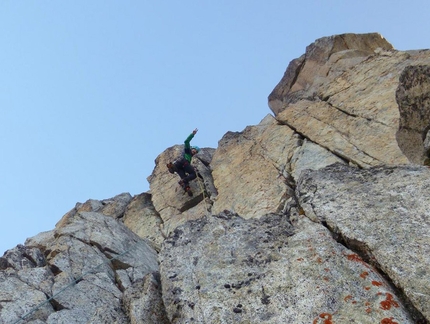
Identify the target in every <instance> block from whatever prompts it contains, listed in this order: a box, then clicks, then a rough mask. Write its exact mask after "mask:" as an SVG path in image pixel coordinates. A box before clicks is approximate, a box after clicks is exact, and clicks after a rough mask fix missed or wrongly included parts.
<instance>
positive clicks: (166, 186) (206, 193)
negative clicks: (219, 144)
mask: <svg viewBox="0 0 430 324" xmlns="http://www.w3.org/2000/svg"><path fill="white" fill-rule="evenodd" d="M183 150H184V147H183V145H175V146H173V147H170V148H168V149H167V150H166V151H164V152H163V153H162V154H160V155H159V156H158V157H157V159H156V160H155V164H156V166H155V168H154V171H153V172H152V174H151V176H149V177H148V181H149V183H150V189H151V193H152V203H153V204H154V207H155V209H156V210H157V212H158V213H159V214H160V217H161V219H162V220H163V224H164V231H165V233H166V234H168V233H170V232H172V231H173V230H174V229H175V228H176V226H178V225H180V224H182V223H184V222H186V221H187V220H190V219H194V218H195V217H201V212H202V211H203V210H202V209H200V212H199V213H197V214H198V215H197V216H196V213H188V214H187V215H183V214H182V213H183V212H185V211H188V210H190V209H192V208H193V207H195V206H197V205H198V204H199V203H202V204H200V206H203V205H204V204H205V201H206V198H208V197H211V196H216V190H215V187H214V185H213V179H212V175H211V171H210V169H209V167H208V165H209V163H210V161H211V160H212V155H213V151H214V150H213V149H208V148H207V149H202V150H201V151H200V152H199V153H198V154H197V155H196V156H195V157H194V158H193V160H192V165H193V166H194V167H195V168H196V169H197V172H198V174H199V175H200V176H199V177H197V179H196V180H195V181H192V182H190V186H191V189H192V191H193V197H189V196H188V195H187V194H186V193H185V192H184V191H183V190H182V188H181V187H180V186H179V184H178V181H179V180H180V178H179V177H178V175H176V174H170V173H169V172H168V171H167V167H166V164H167V163H169V162H173V161H174V160H176V159H177V158H178V157H180V156H181V154H183ZM201 208H204V207H201Z"/></svg>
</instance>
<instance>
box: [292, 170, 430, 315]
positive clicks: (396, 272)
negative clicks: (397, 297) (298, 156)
mask: <svg viewBox="0 0 430 324" xmlns="http://www.w3.org/2000/svg"><path fill="white" fill-rule="evenodd" d="M429 195H430V170H429V169H428V168H427V167H420V166H403V167H375V168H371V169H369V170H359V169H357V168H351V167H347V166H345V165H342V164H335V165H332V166H329V167H327V168H324V169H321V170H318V171H310V170H309V171H306V172H303V173H302V176H301V178H300V180H299V183H298V185H297V196H298V200H299V202H300V205H301V207H302V208H303V210H304V212H305V214H306V215H307V216H308V217H309V218H310V219H312V220H313V221H316V222H320V223H324V224H326V225H327V226H328V227H329V228H330V229H331V231H333V233H334V235H336V236H338V237H340V238H341V240H342V241H344V242H345V244H347V245H348V246H350V247H351V248H353V249H354V250H355V251H357V252H359V253H360V255H362V256H363V257H364V259H365V260H366V261H368V262H370V263H371V264H372V265H374V266H375V267H377V268H378V269H379V271H380V273H383V274H385V276H386V277H388V278H389V279H390V282H391V283H392V284H393V285H394V286H395V287H396V288H397V289H398V291H399V292H401V295H404V300H406V301H407V304H409V305H410V306H411V307H412V308H413V309H416V310H418V313H421V314H422V315H424V316H425V318H427V320H428V319H430V281H429V275H430V210H429V204H428V197H429Z"/></svg>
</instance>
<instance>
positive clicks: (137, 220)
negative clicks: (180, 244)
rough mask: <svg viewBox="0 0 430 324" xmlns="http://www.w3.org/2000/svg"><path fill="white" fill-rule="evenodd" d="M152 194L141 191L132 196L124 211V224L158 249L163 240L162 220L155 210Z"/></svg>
mask: <svg viewBox="0 0 430 324" xmlns="http://www.w3.org/2000/svg"><path fill="white" fill-rule="evenodd" d="M151 197H152V195H151V194H149V193H142V194H140V195H137V196H135V197H133V200H131V201H130V203H129V204H128V206H127V208H126V210H125V213H124V218H123V220H124V225H125V226H127V227H128V228H129V229H131V230H132V231H133V232H134V233H136V234H137V235H139V237H141V238H144V239H148V240H149V241H150V242H152V247H153V248H154V249H155V250H156V251H159V250H160V248H161V243H162V242H163V240H164V237H163V235H164V234H163V233H162V231H161V227H162V224H163V220H162V219H161V217H160V215H159V214H158V212H157V211H156V210H155V208H154V206H153V204H152V201H151Z"/></svg>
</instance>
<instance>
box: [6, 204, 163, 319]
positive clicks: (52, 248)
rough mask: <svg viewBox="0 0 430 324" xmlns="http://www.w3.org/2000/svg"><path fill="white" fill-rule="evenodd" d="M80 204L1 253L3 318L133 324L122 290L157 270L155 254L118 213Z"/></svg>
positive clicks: (149, 299) (133, 285)
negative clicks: (107, 213)
mask: <svg viewBox="0 0 430 324" xmlns="http://www.w3.org/2000/svg"><path fill="white" fill-rule="evenodd" d="M114 201H115V202H118V201H117V199H113V200H112V201H111V202H112V203H113V202H114ZM89 205H93V207H94V206H96V205H97V206H99V205H100V204H99V203H96V202H94V201H93V202H91V203H88V204H87V207H85V208H89V207H88V206H89ZM105 206H106V205H105ZM116 206H118V204H116V203H113V205H112V206H111V208H109V210H110V211H111V212H110V213H111V214H112V216H115V215H117V214H118V209H117V208H115V207H116ZM80 207H82V206H81V205H80V204H79V206H78V208H75V209H73V210H72V211H70V212H69V213H67V214H66V215H65V216H64V217H63V218H62V219H61V220H60V221H59V222H58V224H57V225H56V228H55V230H53V231H50V232H46V233H41V234H40V235H38V236H36V237H34V238H30V239H28V240H27V241H26V243H25V246H21V245H19V246H17V247H16V248H14V249H12V250H8V251H7V252H6V253H5V255H4V256H3V257H2V258H0V269H1V272H0V276H1V278H2V279H1V280H0V291H1V293H0V294H1V298H0V310H1V312H0V319H1V322H2V323H14V322H16V321H17V320H19V319H20V318H22V319H25V320H26V321H35V323H38V322H40V323H52V324H54V323H55V324H56V323H129V319H128V317H127V313H126V312H125V311H124V309H123V306H122V304H123V295H124V293H125V292H127V291H128V290H129V289H131V290H133V289H135V287H136V286H137V285H140V282H141V281H142V280H144V279H145V277H146V276H147V275H148V274H151V273H157V272H158V262H157V254H156V252H155V251H154V250H153V249H152V248H151V247H150V246H149V245H148V244H147V243H146V242H145V241H144V240H143V239H141V238H140V237H138V236H137V235H136V234H134V233H133V232H132V231H131V230H129V229H128V228H127V227H125V226H124V225H123V224H122V223H121V222H119V221H118V220H116V219H115V218H114V217H112V216H105V215H103V214H102V213H101V212H99V213H97V212H91V211H78V209H81V208H80ZM97 208H98V207H97ZM120 209H123V208H120ZM99 210H101V211H102V210H103V208H101V209H99ZM104 210H105V211H106V209H104ZM145 296H146V298H147V299H148V302H150V301H151V300H153V299H154V296H152V295H151V296H148V295H143V296H142V297H140V299H143V298H145ZM152 303H153V302H152ZM129 311H130V312H132V310H129ZM149 312H150V311H149ZM147 315H148V314H146V315H145V316H147ZM136 323H139V322H136ZM140 323H146V322H142V321H141V322H140ZM160 323H162V322H160Z"/></svg>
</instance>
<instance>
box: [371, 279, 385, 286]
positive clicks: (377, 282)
mask: <svg viewBox="0 0 430 324" xmlns="http://www.w3.org/2000/svg"><path fill="white" fill-rule="evenodd" d="M372 285H374V286H376V287H380V286H382V285H383V284H382V282H380V281H375V280H373V281H372Z"/></svg>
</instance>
